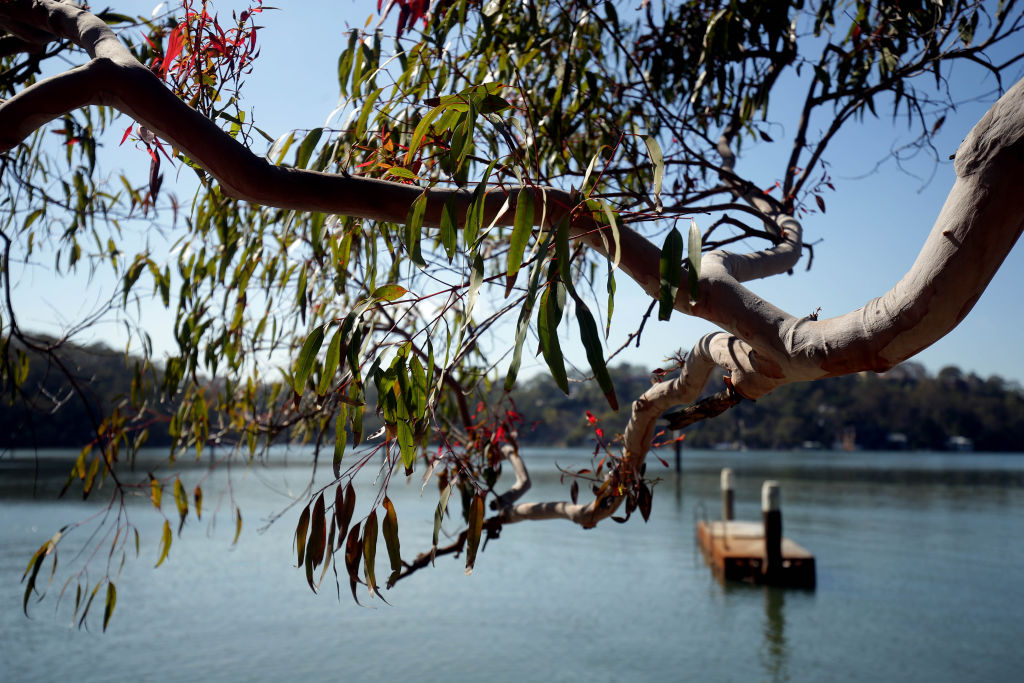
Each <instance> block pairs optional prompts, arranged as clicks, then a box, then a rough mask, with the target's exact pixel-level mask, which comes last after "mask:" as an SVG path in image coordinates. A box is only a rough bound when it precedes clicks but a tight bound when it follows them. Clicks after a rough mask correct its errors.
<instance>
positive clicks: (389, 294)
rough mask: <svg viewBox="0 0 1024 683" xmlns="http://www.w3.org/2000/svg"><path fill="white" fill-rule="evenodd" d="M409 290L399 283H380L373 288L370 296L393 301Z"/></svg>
mask: <svg viewBox="0 0 1024 683" xmlns="http://www.w3.org/2000/svg"><path fill="white" fill-rule="evenodd" d="M408 292H409V290H408V289H406V288H405V287H403V286H401V285H394V284H391V285H381V286H380V287H378V288H377V289H375V290H373V293H372V294H370V297H371V298H373V299H377V300H381V301H394V300H395V299H400V298H402V297H403V296H405V295H406V294H407V293H408Z"/></svg>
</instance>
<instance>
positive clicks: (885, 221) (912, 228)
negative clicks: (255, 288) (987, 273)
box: [19, 0, 1024, 382]
mask: <svg viewBox="0 0 1024 683" xmlns="http://www.w3.org/2000/svg"><path fill="white" fill-rule="evenodd" d="M109 4H111V5H112V6H113V7H114V9H115V10H117V11H120V12H124V13H140V14H149V13H150V12H152V10H153V8H154V7H155V6H156V4H157V3H154V2H152V1H150V2H138V1H137V0H125V1H118V0H112V1H111V2H110V3H109ZM280 4H281V5H283V6H284V9H283V10H279V11H267V12H265V13H264V14H263V19H262V24H263V26H264V27H265V28H264V29H263V31H262V32H261V34H260V40H261V45H262V54H261V56H260V58H259V60H257V62H256V66H255V69H254V71H253V73H252V74H251V75H250V76H249V77H248V79H247V88H246V90H245V91H244V92H243V94H244V95H245V97H246V102H247V104H248V106H249V108H251V109H252V110H253V114H254V117H255V118H254V120H255V122H256V124H257V125H258V126H260V127H261V128H263V129H264V130H266V131H267V132H268V133H270V134H271V135H273V136H277V135H280V134H281V133H283V132H285V131H286V130H288V129H291V128H312V127H316V126H321V125H323V124H324V121H325V120H326V118H327V117H328V115H329V114H330V113H331V112H332V111H333V110H334V108H335V107H336V106H337V103H338V85H337V56H338V54H339V52H340V51H341V50H342V49H343V47H344V32H345V30H346V28H348V27H350V26H362V25H363V24H364V22H365V21H366V20H367V18H368V17H369V16H370V15H371V14H372V12H373V10H374V9H375V7H376V2H374V1H373V0H365V1H363V2H358V3H357V2H322V1H316V2H313V1H304V2H302V3H280ZM215 7H216V8H217V10H218V11H220V12H222V13H224V14H229V13H230V9H231V8H232V7H244V4H243V3H228V2H219V3H216V5H215ZM392 21H393V19H392ZM1020 75H1021V74H1020V72H1019V71H1018V72H1017V73H1014V74H1011V75H1010V77H1009V78H1008V79H1007V84H1009V83H1012V82H1013V80H1014V77H1019V76H1020ZM805 76H806V74H805ZM953 85H954V88H955V89H956V88H960V87H962V88H963V90H964V96H965V98H966V97H968V96H969V95H974V94H976V93H981V92H985V91H992V90H993V89H994V83H992V82H991V81H988V82H986V81H984V80H983V78H982V74H981V72H980V71H979V70H976V69H963V70H962V71H961V72H958V73H956V74H954V79H953ZM787 87H792V88H793V92H794V98H796V97H797V96H798V95H796V94H795V93H797V92H799V93H802V91H803V90H804V89H805V88H806V84H802V83H797V82H793V83H791V84H789V85H788V86H787ZM955 91H956V90H955ZM775 97H776V100H777V101H784V100H785V99H786V98H785V97H784V96H782V97H780V96H779V95H776V96H775ZM992 101H994V95H991V96H989V97H987V98H985V100H984V101H983V102H974V103H966V104H963V105H962V106H960V107H959V108H958V110H957V111H955V112H952V113H950V115H949V116H948V117H947V119H946V122H945V124H944V126H943V128H942V131H941V133H940V135H939V138H938V152H939V154H940V157H941V159H942V160H943V161H942V162H941V163H940V164H939V165H938V167H937V168H936V167H934V165H933V163H932V162H931V161H927V160H918V161H917V162H912V163H910V164H909V170H910V171H911V172H912V173H914V174H916V175H917V176H918V177H914V176H913V175H910V174H908V173H906V172H904V171H901V170H899V169H898V168H897V166H896V164H895V163H894V162H893V161H892V160H889V161H887V162H885V163H883V164H882V165H881V166H879V167H878V169H877V170H876V171H874V172H872V170H873V169H875V167H876V164H877V163H878V162H879V161H880V160H882V159H884V158H885V157H886V155H887V154H888V152H889V150H890V149H892V148H894V147H897V146H899V145H900V144H903V143H906V142H909V140H910V139H911V137H912V135H911V134H910V133H908V132H907V130H906V128H905V127H904V125H902V124H900V123H894V122H892V121H891V120H890V119H887V118H883V119H882V120H880V121H868V122H866V123H865V124H864V125H862V126H857V125H851V126H849V127H848V128H846V129H844V131H843V133H842V134H841V135H840V137H839V139H837V140H836V143H835V144H834V145H833V146H832V148H831V150H830V152H829V154H828V159H829V160H830V161H831V164H832V166H831V174H832V177H833V181H834V183H835V185H836V192H834V193H829V194H828V195H826V196H825V197H824V199H825V201H826V204H827V213H826V214H824V215H821V214H815V215H811V216H807V217H806V218H805V220H804V228H805V239H806V241H808V242H817V241H818V240H821V242H820V243H819V244H817V245H816V247H815V258H814V266H813V268H812V269H811V271H810V272H805V271H804V270H803V268H802V267H801V268H800V269H798V270H797V271H796V272H795V274H794V275H793V276H781V277H776V278H773V279H770V280H765V281H762V282H755V283H751V284H750V287H751V289H753V290H754V291H755V292H757V293H758V294H759V295H761V296H763V297H764V298H766V299H767V300H769V301H772V302H773V303H775V304H776V305H778V306H781V307H782V308H783V309H785V310H787V311H789V312H790V313H793V314H797V315H806V314H809V313H811V312H812V311H814V310H816V309H817V308H819V307H820V308H821V316H822V317H823V318H825V317H832V316H836V315H841V314H843V313H846V312H848V311H850V310H853V309H855V308H857V307H859V306H862V305H863V304H865V303H866V302H867V301H869V300H870V299H872V298H874V297H876V296H879V295H881V294H883V293H884V292H885V291H886V290H888V289H889V288H890V287H892V285H894V284H895V283H896V282H897V280H899V278H900V277H901V276H902V275H903V274H904V273H905V272H906V271H907V270H908V269H909V267H910V265H911V264H912V263H913V261H914V259H915V257H916V256H917V253H918V251H919V249H920V247H921V245H922V244H923V242H924V239H925V237H926V235H927V234H928V231H929V230H930V228H931V225H932V222H933V220H934V218H935V217H936V215H937V214H938V211H939V209H940V207H941V206H942V203H943V201H944V199H945V196H946V193H947V192H948V190H949V188H950V186H951V185H952V182H953V169H952V165H951V163H949V162H947V161H946V160H945V159H946V157H948V156H949V155H950V154H952V153H953V152H954V151H955V150H956V147H957V146H958V145H959V143H960V140H961V139H962V138H963V137H964V135H965V134H966V133H967V131H968V130H969V129H970V127H971V126H972V125H973V124H974V123H975V122H976V121H977V120H978V118H979V117H980V116H981V115H982V114H983V113H984V111H985V110H986V109H987V107H988V105H989V104H991V102H992ZM880 111H881V110H880ZM125 125H127V121H126V123H125ZM115 127H116V126H115ZM771 134H772V137H773V138H774V139H775V140H777V141H779V142H777V143H775V144H774V145H773V144H762V145H760V147H759V148H758V149H756V150H755V151H754V154H753V155H751V156H750V157H749V158H748V157H741V158H740V160H739V163H738V165H737V170H738V172H740V173H741V174H746V175H747V176H748V177H751V178H752V179H753V180H754V181H755V182H758V183H760V182H761V181H762V180H763V181H764V186H766V187H767V186H769V185H771V184H772V183H773V182H774V181H775V179H776V176H777V172H776V171H774V170H773V169H778V168H781V164H780V163H778V162H777V161H776V160H777V158H778V155H780V154H783V153H785V152H787V149H786V141H787V139H788V137H789V136H790V135H791V134H792V131H791V130H787V129H786V128H784V127H782V126H777V127H775V128H774V129H772V131H771ZM110 147H111V146H110V145H108V146H107V148H106V149H102V150H100V152H99V157H100V162H101V164H103V165H104V166H105V167H106V168H107V169H111V168H112V167H113V166H114V165H115V164H120V163H123V162H124V161H125V160H126V159H128V160H129V163H137V165H138V166H139V169H140V170H139V176H138V177H139V178H144V177H145V175H144V174H145V167H146V163H145V161H146V160H145V159H143V158H141V155H130V154H126V153H125V151H123V150H114V149H110ZM135 159H137V160H138V161H135ZM770 162H774V163H770ZM769 164H770V165H769ZM933 169H934V177H933V178H932V179H931V181H930V182H927V183H925V182H923V180H922V179H926V178H928V177H929V176H930V175H931V174H932V171H933ZM166 176H167V177H165V181H164V188H165V189H169V190H171V191H173V190H174V186H175V179H174V177H173V175H172V174H171V173H167V174H166ZM178 193H179V196H182V197H186V198H187V197H188V192H187V190H182V189H179V190H178ZM697 220H698V224H700V223H701V219H700V217H697ZM702 227H706V226H702ZM158 242H159V241H157V242H156V243H158ZM803 263H805V261H804V262H803ZM965 267H969V264H965ZM22 285H23V287H22V291H21V292H19V299H21V300H23V301H26V302H29V301H31V302H33V303H32V304H31V305H32V306H33V307H34V311H35V313H34V314H32V313H30V314H29V315H26V316H25V318H24V320H23V325H24V326H26V327H29V328H37V329H38V328H40V327H47V326H48V325H47V322H48V321H50V322H52V321H53V320H54V319H56V318H57V317H59V311H60V310H65V311H66V310H69V308H68V307H69V306H70V310H72V311H74V310H75V307H76V306H78V305H81V302H85V301H89V300H95V299H98V297H99V295H98V294H93V295H90V293H91V292H96V291H97V290H98V289H103V288H104V286H105V284H104V283H89V284H88V286H87V287H84V288H81V289H77V290H76V291H71V290H72V289H75V288H74V287H71V288H69V287H68V286H67V285H64V286H63V287H62V288H61V289H60V290H57V289H54V287H53V284H52V281H51V280H50V279H48V278H47V277H46V274H45V272H37V273H36V274H35V275H33V276H27V277H26V278H25V279H24V280H23V282H22ZM618 285H619V295H618V296H617V297H616V311H617V315H616V317H617V323H616V325H615V326H614V327H613V330H612V338H611V339H610V340H609V342H608V346H609V348H617V347H618V346H619V345H620V344H621V343H622V341H624V340H625V337H626V335H627V334H628V333H629V332H630V331H631V330H633V329H635V328H636V327H637V325H638V324H639V321H640V317H641V315H642V313H643V311H644V310H646V307H647V302H648V301H649V300H647V299H645V297H644V296H643V295H642V294H641V293H640V292H639V291H638V290H637V289H636V288H635V287H629V286H627V280H626V278H625V277H620V278H619V279H618ZM75 301H79V302H80V303H78V304H75V303H74V302H75ZM1022 318H1024V249H1022V247H1021V245H1020V244H1018V245H1017V246H1016V247H1015V248H1014V250H1013V251H1012V252H1011V253H1010V255H1009V257H1008V258H1007V260H1006V262H1005V263H1004V264H1003V267H1002V268H1001V270H1000V271H999V273H998V274H997V275H996V277H995V279H994V280H993V282H992V283H991V285H990V286H989V288H988V290H987V291H986V292H985V294H984V295H983V296H982V298H981V300H980V301H979V302H978V304H977V305H976V306H975V308H974V310H973V311H972V312H971V313H970V314H969V315H968V317H967V318H966V320H965V321H964V322H963V323H962V324H961V325H960V326H959V327H958V328H957V329H956V330H954V331H953V332H952V333H951V334H949V335H948V336H947V337H946V338H944V339H942V340H940V341H939V342H938V343H936V344H935V345H933V346H932V347H930V348H929V349H926V350H925V351H923V352H922V353H921V354H920V355H919V356H917V358H916V359H915V360H918V361H920V362H922V363H924V364H925V365H926V366H927V367H928V368H929V369H930V370H931V371H932V372H935V371H937V370H939V369H940V368H941V367H943V366H945V365H957V366H960V367H961V368H962V369H964V370H965V371H973V372H976V373H978V374H979V375H982V376H983V377H986V376H989V375H992V374H998V375H1001V376H1003V377H1004V378H1006V379H1012V380H1017V381H1021V382H1024V360H1022V356H1021V349H1022V348H1024V323H1022ZM147 320H148V321H150V324H151V326H152V327H151V334H152V335H153V341H154V346H155V348H156V349H157V351H158V353H159V351H160V350H166V349H169V348H170V344H171V343H173V339H172V335H171V327H170V325H171V320H170V316H169V315H165V314H157V315H151V316H150V317H147ZM713 329H714V327H713V326H710V325H709V324H707V323H704V322H703V321H700V320H693V319H688V318H686V317H685V316H682V315H679V314H676V315H674V316H673V317H672V319H671V321H669V322H662V323H659V322H657V321H656V320H651V321H650V322H649V323H648V326H647V329H646V331H645V334H644V344H643V346H642V348H641V349H639V350H631V351H630V352H628V353H624V354H622V355H620V356H619V358H620V359H622V360H628V361H630V362H635V363H639V364H643V365H647V366H651V365H654V364H658V363H660V362H661V360H662V359H663V358H665V357H666V356H668V355H669V354H670V353H672V352H673V351H675V350H676V349H679V348H682V349H684V350H686V349H689V348H690V346H692V345H693V343H694V342H695V341H696V340H697V339H699V337H700V336H701V335H703V334H705V333H706V332H710V331H712V330H713ZM97 334H98V335H99V336H100V337H101V338H105V339H109V340H111V341H112V343H113V344H114V345H115V346H123V343H124V342H123V335H122V333H121V331H120V327H118V326H117V325H106V326H104V327H101V328H99V329H98V331H97ZM566 336H567V337H569V339H568V340H566V341H565V342H563V349H564V350H565V351H566V352H567V353H568V354H570V357H572V356H573V354H575V358H576V359H578V360H577V362H578V363H581V364H582V366H583V367H585V366H586V361H585V359H584V357H583V353H582V348H581V347H580V346H579V344H578V343H577V342H576V339H575V331H574V330H572V331H570V332H568V333H567V334H566ZM574 349H575V351H574ZM524 355H532V354H524ZM528 362H530V361H527V359H524V368H523V372H524V373H529V372H531V368H530V367H527V364H528ZM532 362H534V363H535V365H534V366H533V369H536V370H539V369H541V368H542V367H543V363H542V362H540V361H538V360H536V359H534V360H533V361H532Z"/></svg>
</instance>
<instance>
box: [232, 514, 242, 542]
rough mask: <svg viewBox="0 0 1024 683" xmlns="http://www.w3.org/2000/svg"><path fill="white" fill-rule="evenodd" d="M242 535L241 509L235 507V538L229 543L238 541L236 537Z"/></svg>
mask: <svg viewBox="0 0 1024 683" xmlns="http://www.w3.org/2000/svg"><path fill="white" fill-rule="evenodd" d="M241 535H242V510H241V508H235V538H234V540H232V541H231V545H234V544H236V543H238V537H239V536H241Z"/></svg>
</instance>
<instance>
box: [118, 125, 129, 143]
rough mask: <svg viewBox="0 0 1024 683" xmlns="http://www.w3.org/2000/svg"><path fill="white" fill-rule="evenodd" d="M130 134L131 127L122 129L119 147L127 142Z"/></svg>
mask: <svg viewBox="0 0 1024 683" xmlns="http://www.w3.org/2000/svg"><path fill="white" fill-rule="evenodd" d="M131 134H132V126H131V125H129V126H128V127H127V128H125V129H124V137H122V138H121V143H120V145H123V144H124V141H125V140H127V139H128V136H129V135H131ZM120 145H118V146H120Z"/></svg>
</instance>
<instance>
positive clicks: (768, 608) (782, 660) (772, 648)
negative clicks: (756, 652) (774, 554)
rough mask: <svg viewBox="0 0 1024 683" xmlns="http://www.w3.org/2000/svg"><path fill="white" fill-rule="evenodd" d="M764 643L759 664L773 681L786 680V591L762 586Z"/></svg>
mask: <svg viewBox="0 0 1024 683" xmlns="http://www.w3.org/2000/svg"><path fill="white" fill-rule="evenodd" d="M761 590H762V592H763V593H764V644H763V645H762V646H761V666H763V667H764V671H765V673H766V674H768V676H767V677H768V678H769V679H771V680H773V681H788V680H789V672H788V671H787V666H786V664H787V658H786V613H785V607H786V593H785V591H784V590H782V589H781V588H772V587H770V586H763V587H762V588H761Z"/></svg>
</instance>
